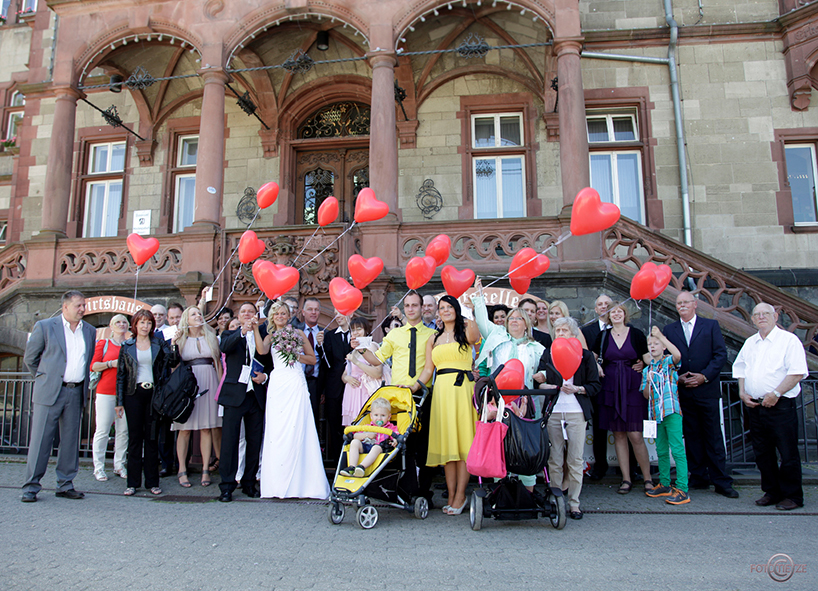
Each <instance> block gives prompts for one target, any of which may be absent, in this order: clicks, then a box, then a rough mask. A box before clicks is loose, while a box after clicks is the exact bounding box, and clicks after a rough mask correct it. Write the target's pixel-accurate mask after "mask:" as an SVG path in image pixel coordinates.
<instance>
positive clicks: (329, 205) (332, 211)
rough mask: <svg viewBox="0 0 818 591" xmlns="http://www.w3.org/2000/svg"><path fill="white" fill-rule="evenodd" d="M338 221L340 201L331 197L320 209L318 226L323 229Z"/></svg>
mask: <svg viewBox="0 0 818 591" xmlns="http://www.w3.org/2000/svg"><path fill="white" fill-rule="evenodd" d="M336 219H338V199H336V198H335V197H332V196H329V197H327V198H326V199H324V202H323V203H322V204H321V207H319V208H318V225H319V226H321V227H322V228H323V227H324V226H326V225H328V224H331V223H332V222H334V221H335V220H336Z"/></svg>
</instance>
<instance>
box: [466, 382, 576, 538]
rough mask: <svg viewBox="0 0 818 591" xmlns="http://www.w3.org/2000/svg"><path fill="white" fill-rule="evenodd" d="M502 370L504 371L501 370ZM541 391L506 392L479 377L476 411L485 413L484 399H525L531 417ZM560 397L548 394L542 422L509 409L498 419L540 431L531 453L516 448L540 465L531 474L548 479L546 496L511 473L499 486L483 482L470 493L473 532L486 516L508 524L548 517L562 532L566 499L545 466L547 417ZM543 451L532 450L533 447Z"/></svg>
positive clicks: (546, 457) (475, 393)
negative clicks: (513, 414)
mask: <svg viewBox="0 0 818 591" xmlns="http://www.w3.org/2000/svg"><path fill="white" fill-rule="evenodd" d="M501 369H502V368H501ZM496 373H497V372H495V375H496ZM542 395H543V391H542V390H503V391H500V390H498V389H497V384H496V383H495V382H494V376H489V377H484V378H480V379H479V380H478V381H477V384H476V385H475V387H474V405H475V407H476V408H477V411H478V414H479V413H480V412H481V411H482V405H483V400H484V396H485V397H486V400H487V404H488V403H491V402H493V403H494V404H498V403H499V398H500V396H503V397H504V398H506V399H509V400H510V399H526V400H527V409H528V415H527V416H529V415H533V400H532V398H531V397H532V396H542ZM556 401H557V396H553V395H548V394H546V395H545V404H544V405H543V413H542V417H541V418H539V419H533V418H522V419H520V418H519V417H516V416H511V414H512V412H513V411H512V410H511V409H510V408H508V407H506V408H505V410H504V411H503V416H502V417H497V420H502V421H503V422H505V423H507V424H508V422H510V421H512V420H521V421H526V422H527V423H528V424H529V425H533V424H536V425H537V426H538V427H539V428H540V429H541V431H539V432H537V431H535V433H536V434H537V437H536V442H535V443H532V442H529V445H528V452H526V449H525V448H526V446H524V445H523V446H517V447H516V453H517V455H519V454H520V453H529V454H530V455H531V456H536V457H529V458H525V460H526V461H525V463H526V464H529V465H534V466H537V467H536V468H532V469H531V471H530V472H529V475H531V474H537V473H539V471H540V470H542V472H543V475H544V477H545V493H544V494H540V493H539V492H537V491H536V490H535V491H534V492H533V493H531V492H529V491H528V489H526V487H525V486H523V484H522V482H520V480H519V479H518V478H517V476H515V475H514V474H508V475H506V477H505V478H503V479H501V480H500V481H499V482H497V483H489V484H487V483H484V482H483V479H482V478H481V479H480V485H479V487H478V488H476V489H475V490H474V491H473V492H472V494H471V502H470V504H469V523H470V524H471V528H472V529H473V530H474V531H478V530H479V529H480V528H481V527H482V526H483V518H484V517H493V518H494V519H497V520H507V521H522V520H524V519H539V518H548V520H549V521H550V522H551V525H552V526H553V527H554V528H555V529H562V528H564V527H565V523H566V521H567V518H568V513H567V510H566V506H565V497H564V496H563V494H562V490H561V489H560V487H559V486H556V487H552V486H551V483H550V480H549V478H548V470H547V469H546V463H547V461H548V456H549V454H550V445H551V444H550V442H549V441H548V431H547V430H546V424H547V423H548V418H549V417H550V416H551V411H552V410H553V408H554V405H555V404H556ZM510 444H512V445H513V442H510V441H508V436H507V440H506V442H505V446H506V450H507V451H506V455H507V457H508V455H509V445H510ZM535 446H536V447H537V448H541V447H542V449H533V447H535Z"/></svg>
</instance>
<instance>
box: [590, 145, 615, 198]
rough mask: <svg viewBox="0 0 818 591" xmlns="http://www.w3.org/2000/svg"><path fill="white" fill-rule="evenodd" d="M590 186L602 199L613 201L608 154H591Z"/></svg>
mask: <svg viewBox="0 0 818 591" xmlns="http://www.w3.org/2000/svg"><path fill="white" fill-rule="evenodd" d="M591 187H593V188H594V189H596V190H597V192H598V193H599V197H600V198H601V199H602V201H606V202H608V203H613V202H614V196H613V170H612V166H611V155H610V154H591Z"/></svg>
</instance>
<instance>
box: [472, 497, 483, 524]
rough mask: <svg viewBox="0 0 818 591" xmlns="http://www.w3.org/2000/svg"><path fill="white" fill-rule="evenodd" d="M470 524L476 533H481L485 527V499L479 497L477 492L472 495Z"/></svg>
mask: <svg viewBox="0 0 818 591" xmlns="http://www.w3.org/2000/svg"><path fill="white" fill-rule="evenodd" d="M469 524H470V525H471V528H472V529H473V530H474V531H480V528H481V527H483V497H479V496H477V493H476V492H473V493H472V494H471V503H469Z"/></svg>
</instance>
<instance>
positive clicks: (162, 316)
mask: <svg viewBox="0 0 818 591" xmlns="http://www.w3.org/2000/svg"><path fill="white" fill-rule="evenodd" d="M151 314H153V317H154V318H155V319H156V329H155V330H154V332H155V333H158V335H161V334H162V330H163V329H165V328H167V327H168V325H167V322H166V320H167V318H168V311H167V309H166V308H165V306H163V305H162V304H156V305H155V306H151ZM162 338H164V337H162Z"/></svg>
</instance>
